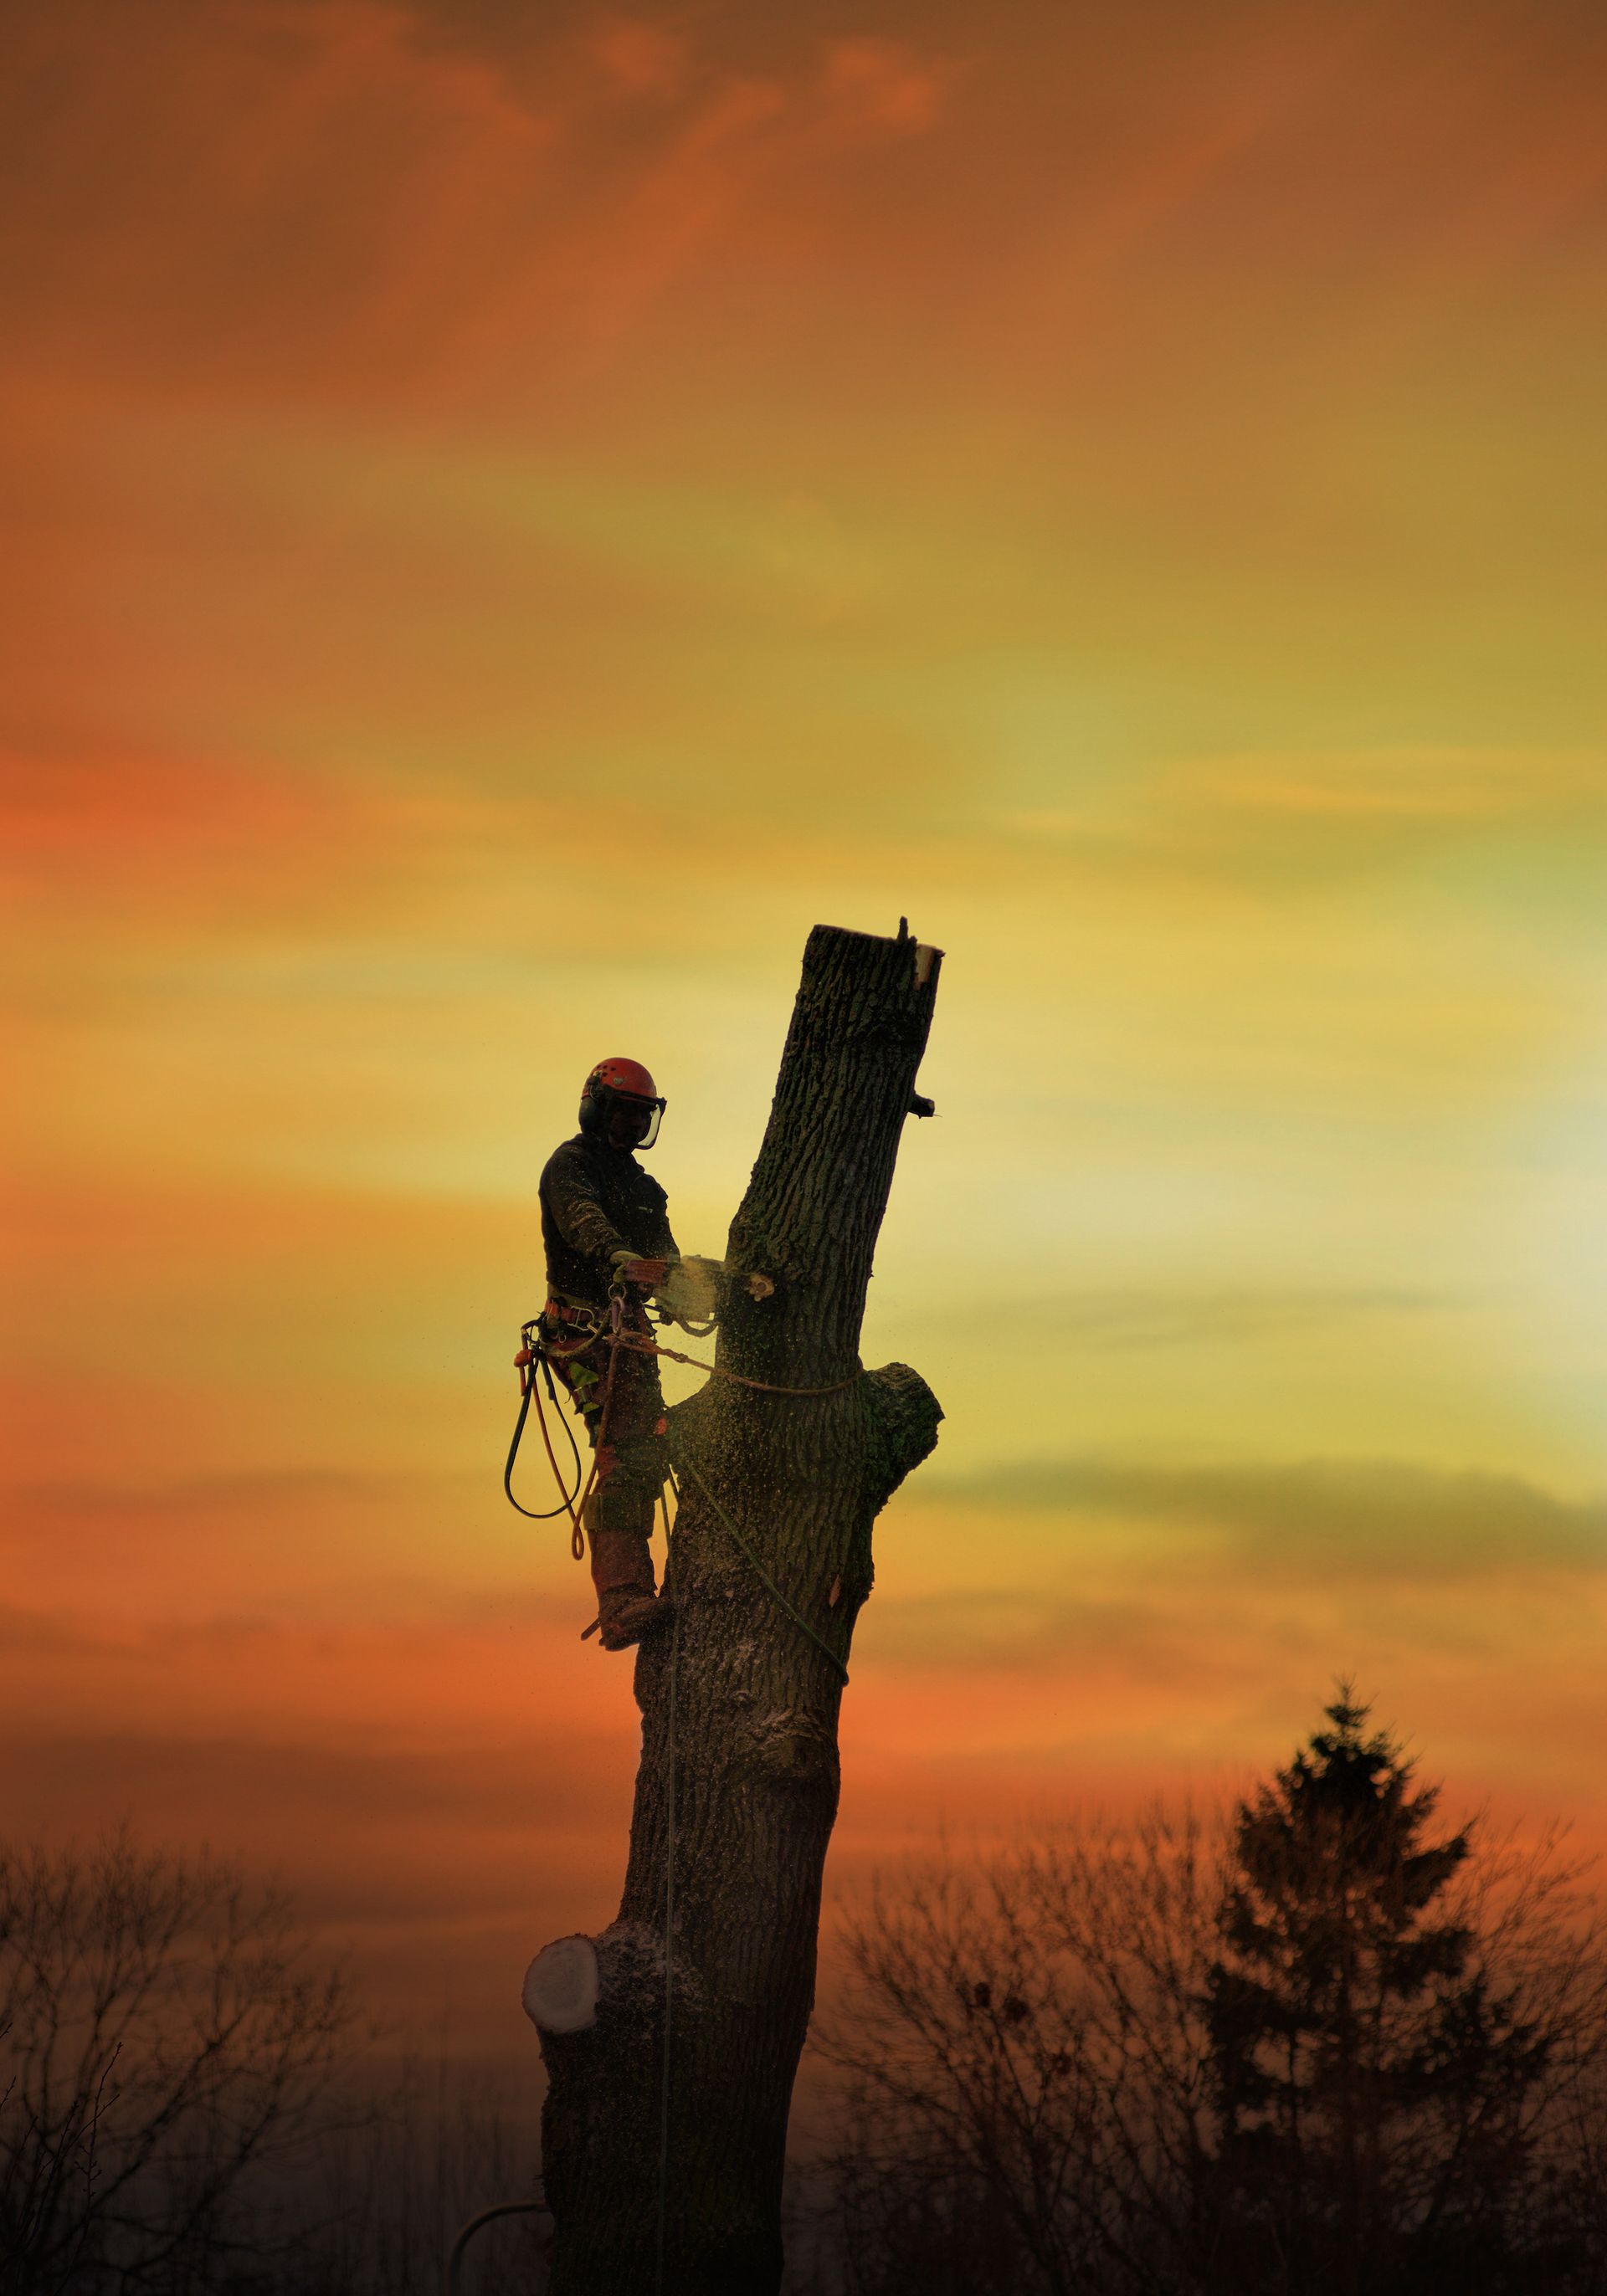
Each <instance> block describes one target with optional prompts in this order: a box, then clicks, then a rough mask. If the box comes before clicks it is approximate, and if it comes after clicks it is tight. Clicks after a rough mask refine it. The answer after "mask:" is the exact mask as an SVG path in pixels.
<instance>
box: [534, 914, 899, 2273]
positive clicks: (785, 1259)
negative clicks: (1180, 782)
mask: <svg viewBox="0 0 1607 2296" xmlns="http://www.w3.org/2000/svg"><path fill="white" fill-rule="evenodd" d="M938 961H939V959H938V952H937V951H935V950H934V949H930V948H927V947H918V945H917V943H916V942H915V941H913V940H911V939H908V938H906V937H905V936H904V934H903V931H902V928H901V931H900V935H899V938H898V939H877V938H873V937H871V936H869V935H867V934H862V933H850V932H843V931H836V930H835V929H833V928H830V927H828V926H817V927H816V929H815V930H814V931H813V932H812V934H811V935H810V938H809V942H808V946H807V947H806V949H805V951H804V974H803V980H802V983H801V985H800V987H799V990H798V996H797V1002H796V1005H795V1008H794V1012H793V1019H792V1026H791V1029H790V1030H789V1032H788V1035H787V1045H786V1049H785V1051H784V1053H783V1054H782V1059H781V1069H780V1075H779V1079H778V1082H777V1087H776V1095H775V1100H774V1103H773V1105H772V1108H771V1119H770V1124H769V1127H768V1128H767V1130H766V1133H765V1136H764V1143H763V1145H762V1148H761V1150H760V1152H759V1159H758V1161H757V1163H756V1164H755V1165H754V1173H753V1177H752V1179H751V1181H750V1182H749V1185H748V1189H747V1193H746V1197H745V1198H744V1200H743V1203H742V1208H741V1210H739V1211H738V1214H737V1217H736V1218H735V1220H734V1221H733V1222H732V1225H731V1231H730V1240H729V1251H728V1265H729V1267H731V1268H732V1269H733V1270H734V1271H735V1278H736V1279H739V1277H740V1275H743V1274H747V1273H753V1274H759V1275H768V1276H770V1277H771V1278H772V1279H773V1281H774V1283H775V1284H776V1291H775V1293H774V1295H773V1297H771V1298H770V1299H767V1300H761V1301H754V1300H750V1299H748V1298H747V1297H746V1293H745V1292H744V1290H743V1287H742V1285H741V1283H740V1281H739V1280H733V1283H732V1284H731V1294H732V1296H731V1304H730V1307H729V1312H728V1314H727V1316H726V1319H725V1321H724V1323H723V1324H722V1326H721V1334H720V1341H719V1352H718V1356H717V1358H716V1360H717V1361H718V1362H719V1364H720V1365H721V1366H722V1368H724V1369H728V1370H730V1371H734V1372H738V1373H742V1374H746V1375H747V1376H748V1377H750V1378H754V1379H760V1380H768V1381H771V1382H776V1383H778V1384H779V1385H783V1386H787V1387H833V1386H835V1385H836V1382H844V1381H845V1382H848V1383H847V1384H846V1385H845V1386H844V1387H842V1388H840V1389H839V1390H837V1391H836V1392H834V1393H832V1394H829V1395H824V1396H820V1397H814V1398H807V1399H804V1398H793V1397H779V1396H770V1395H762V1394H756V1393H754V1392H752V1391H751V1390H747V1389H745V1388H741V1387H738V1386H736V1385H733V1384H732V1383H731V1382H728V1381H725V1380H721V1379H711V1380H710V1381H708V1382H706V1384H705V1386H704V1388H703V1389H702V1390H699V1392H698V1393H697V1394H696V1395H695V1396H694V1397H693V1398H691V1399H690V1400H689V1401H688V1402H687V1403H684V1404H681V1405H680V1406H677V1408H676V1409H675V1410H674V1411H673V1412H672V1415H671V1447H672V1456H673V1457H674V1458H675V1460H676V1462H677V1466H678V1471H679V1479H680V1488H681V1500H680V1518H679V1521H678V1524H677V1529H676V1533H675V1538H674V1541H673V1544H672V1551H671V1555H670V1561H669V1569H668V1587H669V1590H670V1592H671V1594H672V1596H673V1598H674V1601H675V1603H676V1611H677V1625H676V1628H675V1632H674V1635H673V1636H663V1637H661V1638H660V1639H659V1640H658V1641H656V1642H655V1643H652V1644H647V1645H646V1646H644V1648H643V1649H642V1650H641V1652H639V1656H638V1659H637V1663H636V1694H637V1699H638V1702H639V1705H640V1707H641V1710H642V1757H641V1765H640V1768H639V1772H638V1775H637V1784H636V1807H635V1812H634V1815H633V1817H632V1821H631V1828H630V1862H629V1866H628V1869H627V1873H626V1877H625V1889H624V1896H623V1899H622V1903H621V1906H620V1911H619V1917H618V1919H617V1920H616V1921H615V1922H614V1923H613V1924H612V1925H611V1926H610V1928H608V1929H607V1930H606V1931H604V1932H603V1934H602V1936H601V1937H599V1938H598V1939H597V1940H596V1945H597V2018H596V2021H595V2023H593V2024H592V2025H590V2026H589V2027H588V2028H587V2029H586V2030H583V2031H578V2032H570V2033H555V2032H543V2034H542V2037H541V2040H542V2049H543V2053H544V2054H545V2056H546V2059H547V2063H548V2071H549V2075H550V2083H551V2086H550V2089H549V2094H548V2104H547V2109H546V2114H545V2119H544V2124H543V2136H544V2166H545V2175H546V2185H547V2196H548V2202H549V2204H550V2206H551V2209H552V2211H553V2218H554V2226H555V2234H554V2251H553V2275H552V2283H551V2285H552V2288H553V2291H554V2296H657V2292H658V2291H659V2290H660V2289H661V2288H662V2290H663V2296H773V2292H774V2291H775V2290H776V2289H777V2287H778V2285H779V2279H780V2273H781V2235H780V2201H781V2176H782V2165H783V2157H784V2153H785V2148H786V2138H787V2111H788V2106H789V2103H790V2101H791V2095H792V2086H793V2079H794V2076H795V2072H796V2070H797V2064H798V2058H799V2055H800V2053H801V2051H802V2049H803V2046H804V2034H805V2030H806V2029H807V2026H808V2022H809V2013H810V2009H811V2005H812V2001H813V1996H814V1977H815V1945H816V1931H817V1927H818V1923H819V1916H820V1879H821V1873H822V1869H823V1867H824V1865H825V1859H826V1850H827V1845H828V1841H829V1839H830V1834H831V1828H832V1824H833V1821H834V1819H835V1817H836V1807H837V1787H838V1763H837V1711H838V1707H839V1704H840V1702H841V1696H842V1689H843V1682H844V1666H843V1665H842V1664H839V1663H838V1662H837V1661H838V1660H840V1661H844V1662H845V1661H846V1659H847V1656H848V1652H849V1646H850V1644H851V1641H852V1638H853V1624H854V1620H855V1618H856V1616H857V1614H858V1611H859V1609H860V1606H861V1603H863V1602H864V1600H865V1598H866V1596H867V1595H869V1592H870V1584H871V1575H872V1570H871V1527H872V1524H873V1522H874V1521H875V1518H876V1515H877V1513H878V1510H879V1509H880V1507H881V1506H882V1505H884V1504H885V1502H886V1499H887V1498H888V1497H890V1495H891V1494H892V1492H893V1491H894V1489H895V1488H897V1486H898V1484H899V1483H900V1482H901V1481H902V1479H903V1477H904V1476H905V1475H906V1474H908V1473H909V1472H910V1470H911V1468H912V1467H914V1466H915V1465H916V1464H918V1463H919V1461H920V1460H921V1459H923V1458H924V1457H925V1456H927V1453H928V1452H929V1451H930V1450H931V1449H932V1447H933V1445H934V1444H935V1441H936V1439H937V1423H938V1421H939V1419H940V1418H941V1417H942V1413H941V1411H940V1409H939V1407H938V1405H937V1401H936V1398H935V1397H934V1395H933V1394H932V1392H931V1390H930V1389H929V1388H928V1387H927V1385H926V1383H925V1382H924V1381H922V1380H921V1379H920V1378H919V1376H918V1374H916V1373H914V1372H913V1371H911V1370H910V1369H909V1368H908V1367H907V1366H906V1365H902V1364H889V1365H885V1366H884V1367H883V1368H882V1369H881V1370H879V1371H870V1372H867V1371H862V1370H861V1369H860V1367H859V1359H858V1347H859V1335H860V1325H861V1320H862V1317H863V1314H864V1307H865V1290H866V1285H867V1283H868V1282H869V1276H870V1266H871V1259H872V1255H873V1253H874V1251H875V1247H876V1239H877V1234H878V1229H879V1227H880V1226H881V1220H882V1214H883V1212H884V1210H885V1209H886V1201H887V1194H888V1190H889V1188H890V1186H891V1185H892V1180H893V1170H894V1162H895V1160H896V1158H897V1154H898V1145H899V1140H900V1136H901V1134H902V1128H903V1124H904V1120H905V1118H906V1116H907V1115H909V1114H910V1113H911V1111H912V1109H914V1108H915V1106H916V1105H917V1103H915V1101H914V1099H913V1087H914V1082H915V1074H916V1070H917V1069H918V1067H919V1062H920V1057H921V1054H922V1051H923V1049H924V1047H925V1045H926V1040H927V1029H928V1028H929V1026H930V1023H931V1016H932V1006H933V1001H934V997H935V993H936V987H937V971H938ZM921 1105H922V1106H923V1107H925V1106H927V1105H929V1103H923V1104H921ZM856 1374H857V1376H856ZM722 1515H723V1516H724V1517H725V1518H726V1519H727V1520H726V1521H722V1520H721V1516H722ZM728 1524H729V1525H735V1526H736V1529H737V1530H738V1532H739V1533H740V1534H741V1537H742V1538H743V1539H745V1540H746V1543H747V1545H748V1546H749V1547H750V1548H751V1550H752V1555H753V1559H752V1560H750V1558H749V1556H748V1555H747V1554H744V1553H743V1552H742V1550H741V1548H740V1546H738V1542H737V1540H736V1539H735V1538H733V1536H732V1534H731V1530H730V1529H729V1527H728ZM754 1561H756V1562H758V1563H759V1564H761V1565H762V1569H763V1570H764V1571H765V1572H766V1573H767V1574H768V1575H769V1577H770V1579H771V1580H772V1581H773V1582H774V1585H775V1587H777V1588H778V1589H779V1592H780V1594H781V1595H783V1596H784V1597H785V1599H786V1601H787V1603H789V1604H790V1605H791V1606H792V1608H793V1610H794V1611H796V1612H797V1613H798V1615H799V1617H800V1618H801V1619H803V1620H805V1621H807V1623H808V1625H809V1627H811V1628H812V1629H813V1631H814V1633H815V1635H817V1636H819V1637H820V1640H821V1641H822V1642H824V1643H825V1644H827V1645H828V1650H825V1651H823V1650H822V1649H821V1648H820V1646H819V1644H817V1643H816V1642H815V1641H813V1640H812V1639H811V1638H810V1636H808V1635H807V1634H806V1633H804V1631H803V1630H802V1628H800V1626H799V1625H798V1624H797V1623H795V1620H793V1619H791V1618H789V1617H787V1614H786V1612H785V1611H783V1610H782V1609H781V1608H780V1607H779V1605H778V1604H777V1603H776V1602H775V1600H774V1599H773V1598H772V1596H771V1594H770V1593H769V1592H768V1591H767V1590H766V1588H765V1587H764V1585H763V1584H762V1579H761V1578H760V1575H759V1573H758V1571H757V1570H755V1568H754ZM832 1653H836V1657H835V1658H834V1656H833V1655H832ZM672 1741H673V1747H672ZM672 1762H673V1789H674V1790H673V1798H672V1795H671V1792H670V1786H671V1776H672ZM672 1799H673V1808H672ZM672 1835H673V1850H674V1856H673V1897H674V1918H673V1926H672V1932H671V1939H672V1942H671V1955H670V1986H671V1991H672V2005H671V2015H670V2021H669V2022H670V2042H669V2054H668V2064H669V2082H668V2089H667V2098H668V2110H667V2113H666V2112H664V2103H665V2095H666V2091H665V2087H664V2084H663V2071H664V2064H665V2054H664V2047H663V2042H664V2025H665V2015H664V2011H665V1960H664V1933H665V1907H666V1895H665V1883H666V1867H667V1851H668V1849H669V1847H670V1843H671V1839H672ZM661 2141H663V2142H664V2143H666V2144H667V2161H668V2175H667V2177H666V2179H665V2184H664V2192H665V2195H666V2206H665V2208H664V2211H663V2222H662V2225H661V2222H660V2197H659V2159H660V2146H661ZM661 2242H662V2252H661Z"/></svg>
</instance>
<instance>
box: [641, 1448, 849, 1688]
mask: <svg viewBox="0 0 1607 2296" xmlns="http://www.w3.org/2000/svg"><path fill="white" fill-rule="evenodd" d="M679 1464H680V1472H681V1473H682V1474H683V1475H689V1476H690V1477H691V1479H692V1480H693V1481H694V1482H695V1483H696V1486H697V1488H698V1489H699V1490H700V1491H701V1492H702V1493H703V1495H704V1497H705V1499H707V1501H708V1503H709V1505H711V1506H712V1507H713V1510H714V1513H715V1514H716V1516H717V1517H718V1518H719V1520H720V1521H721V1522H722V1523H723V1524H724V1525H725V1528H726V1529H727V1530H728V1531H729V1534H730V1536H731V1538H733V1539H734V1540H735V1541H736V1543H737V1546H738V1548H739V1549H740V1550H741V1552H742V1554H743V1555H744V1556H745V1557H746V1562H747V1565H748V1568H749V1570H752V1572H753V1573H754V1577H755V1578H756V1579H758V1581H759V1583H760V1585H761V1586H762V1587H763V1589H764V1591H765V1593H766V1594H767V1595H769V1596H770V1598H771V1602H772V1603H774V1604H775V1606H776V1608H777V1609H778V1610H779V1611H780V1612H781V1613H782V1615H783V1616H784V1617H785V1618H788V1619H790V1620H792V1622H793V1624H794V1626H795V1627H796V1628H797V1629H798V1632H799V1633H800V1634H801V1635H807V1636H809V1639H810V1641H811V1642H812V1644H814V1646H815V1648H816V1649H817V1650H818V1651H823V1652H825V1654H826V1656H827V1657H828V1659H829V1660H830V1661H831V1663H832V1665H833V1666H834V1667H835V1668H836V1670H837V1673H838V1674H839V1675H840V1676H841V1677H842V1678H843V1680H844V1681H845V1682H846V1681H847V1679H848V1669H847V1668H846V1667H845V1665H844V1663H843V1661H842V1660H841V1659H840V1658H839V1657H838V1656H837V1654H836V1651H834V1650H833V1649H832V1647H831V1644H829V1643H828V1641H827V1640H826V1638H825V1636H823V1635H818V1634H817V1633H816V1632H815V1630H814V1628H812V1626H811V1625H810V1623H809V1620H807V1619H805V1618H804V1617H802V1616H801V1615H800V1614H799V1612H798V1611H795V1610H794V1608H793V1606H792V1604H791V1603H789V1602H788V1601H787V1597H786V1595H784V1594H783V1593H782V1592H781V1589H780V1588H779V1587H778V1586H777V1584H776V1582H775V1580H774V1579H772V1578H771V1575H770V1572H769V1571H768V1570H766V1569H765V1567H764V1565H763V1563H762V1562H760V1560H759V1558H758V1556H757V1555H756V1554H754V1550H753V1548H752V1547H751V1546H749V1545H748V1543H747V1541H746V1538H744V1537H743V1536H742V1533H741V1532H740V1531H739V1530H738V1528H737V1526H736V1524H735V1523H734V1522H733V1521H731V1518H730V1516H729V1514H727V1513H726V1511H725V1509H724V1508H723V1507H722V1506H721V1504H720V1502H719V1500H718V1499H717V1498H716V1497H714V1494H713V1491H712V1490H711V1489H710V1488H709V1487H708V1485H707V1484H706V1483H705V1481H704V1480H703V1477H702V1476H701V1475H700V1474H699V1473H698V1472H697V1470H696V1467H694V1466H693V1465H691V1464H690V1463H689V1462H688V1461H684V1460H683V1461H681V1462H680V1463H679ZM676 1497H678V1498H679V1497H680V1489H679V1487H678V1488H677V1491H676ZM678 1520H679V1518H678Z"/></svg>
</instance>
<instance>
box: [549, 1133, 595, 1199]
mask: <svg viewBox="0 0 1607 2296" xmlns="http://www.w3.org/2000/svg"><path fill="white" fill-rule="evenodd" d="M590 1161H591V1144H590V1142H589V1140H588V1139H587V1138H586V1136H585V1135H584V1134H583V1133H580V1132H577V1133H576V1134H575V1135H574V1136H573V1139H569V1140H560V1141H559V1143H558V1144H557V1146H556V1148H555V1149H554V1150H553V1152H552V1154H551V1155H550V1156H549V1157H548V1160H547V1161H546V1163H545V1164H543V1165H542V1167H541V1185H542V1186H543V1187H545V1186H546V1185H547V1183H548V1180H549V1179H552V1180H556V1179H561V1178H563V1177H565V1175H566V1174H568V1173H571V1172H573V1171H574V1170H575V1169H577V1167H578V1168H582V1169H583V1168H584V1167H585V1166H587V1165H589V1163H590Z"/></svg>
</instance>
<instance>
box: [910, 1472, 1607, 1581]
mask: <svg viewBox="0 0 1607 2296" xmlns="http://www.w3.org/2000/svg"><path fill="white" fill-rule="evenodd" d="M923 1488H924V1492H925V1495H927V1496H928V1497H933V1498H945V1499H948V1500H950V1501H951V1502H955V1501H960V1502H964V1503H967V1504H973V1505H974V1504H983V1503H985V1504H986V1505H990V1506H998V1507H1001V1508H1005V1509H1010V1508H1023V1509H1034V1510H1042V1511H1045V1512H1055V1513H1067V1514H1102V1515H1111V1514H1115V1515H1126V1516H1129V1517H1137V1518H1140V1519H1142V1520H1149V1521H1188V1522H1193V1523H1199V1524H1204V1525H1207V1526H1208V1527H1210V1528H1211V1529H1216V1530H1217V1531H1219V1532H1220V1533H1222V1534H1223V1535H1224V1538H1225V1539H1226V1541H1227V1542H1228V1544H1229V1546H1230V1547H1231V1549H1232V1556H1233V1559H1234V1560H1235V1561H1236V1562H1237V1563H1238V1564H1239V1565H1240V1567H1243V1568H1246V1569H1248V1570H1253V1572H1254V1573H1255V1574H1256V1576H1257V1578H1258V1579H1263V1578H1266V1577H1269V1576H1273V1577H1281V1578H1290V1579H1314V1578H1320V1579H1357V1578H1364V1579H1380V1580H1393V1581H1411V1580H1424V1579H1427V1580H1466V1579H1479V1578H1494V1577H1501V1576H1504V1575H1507V1574H1509V1573H1524V1574H1533V1573H1545V1574H1547V1575H1551V1576H1554V1575H1556V1574H1559V1573H1568V1572H1595V1571H1598V1570H1603V1568H1607V1499H1592V1500H1583V1501H1579V1500H1570V1499H1564V1498H1560V1497H1557V1496H1556V1495H1555V1494H1554V1493H1553V1492H1551V1491H1548V1490H1546V1489H1545V1488H1543V1487H1542V1486H1540V1485H1539V1484H1537V1483H1533V1482H1529V1481H1526V1480H1523V1479H1521V1478H1520V1477H1518V1476H1515V1475H1496V1474H1486V1473H1481V1472H1478V1471H1476V1470H1467V1471H1463V1472H1446V1471H1445V1470H1442V1469H1438V1468H1434V1467H1429V1466H1423V1465H1420V1464H1413V1463H1411V1462H1406V1461H1401V1460H1391V1459H1381V1460H1364V1459H1362V1460H1356V1459H1313V1460H1305V1461H1299V1462H1295V1463H1291V1464H1274V1463H1254V1462H1253V1463H1246V1464H1231V1465H1224V1466H1178V1467H1172V1466H1154V1465H1150V1464H1144V1463H1141V1462H1132V1461H1121V1460H1109V1459H1101V1458H1096V1457H1076V1458H1065V1459H1045V1460H1039V1461H1023V1462H1021V1463H1020V1464H1003V1465H1001V1466H999V1467H998V1468H996V1469H993V1470H992V1471H990V1472H987V1473H986V1474H983V1475H977V1476H972V1477H967V1478H965V1479H964V1480H958V1479H957V1480H953V1481H951V1482H949V1483H947V1484H944V1483H943V1482H942V1481H941V1480H939V1479H938V1478H937V1477H933V1478H932V1479H931V1480H930V1481H929V1482H928V1483H927V1484H926V1485H925V1486H924V1487H923ZM1213 1559H1214V1561H1216V1562H1218V1563H1219V1562H1220V1561H1221V1557H1220V1556H1219V1555H1218V1556H1216V1557H1214V1558H1213Z"/></svg>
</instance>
